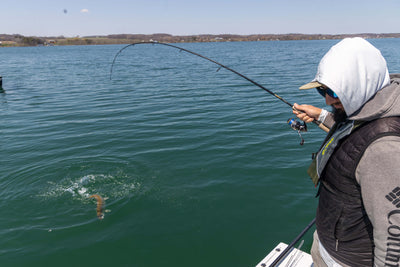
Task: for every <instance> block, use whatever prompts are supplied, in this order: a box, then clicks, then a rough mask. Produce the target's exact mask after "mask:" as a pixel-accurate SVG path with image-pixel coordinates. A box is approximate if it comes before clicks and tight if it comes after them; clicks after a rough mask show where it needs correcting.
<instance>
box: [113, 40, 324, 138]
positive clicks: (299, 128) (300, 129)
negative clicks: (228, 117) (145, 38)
mask: <svg viewBox="0 0 400 267" xmlns="http://www.w3.org/2000/svg"><path fill="white" fill-rule="evenodd" d="M140 44H153V45H156V44H157V45H164V46H168V47H172V48H175V49H178V50H179V51H180V52H182V51H184V52H186V53H189V54H192V55H195V56H198V57H201V58H203V59H205V60H208V61H210V62H212V63H214V64H217V65H218V66H219V68H218V69H217V71H219V70H220V69H221V68H224V69H226V70H229V71H230V72H233V73H235V74H236V75H239V76H240V77H242V78H243V79H245V80H247V81H249V82H251V83H252V84H254V85H256V86H258V87H259V88H261V89H263V90H264V91H266V92H267V93H269V94H270V95H272V96H274V97H276V98H277V99H279V100H281V101H282V102H283V103H285V104H286V105H288V106H289V107H290V108H291V109H293V110H296V109H295V108H294V107H293V105H292V104H291V103H290V102H288V101H286V100H285V99H283V98H282V97H280V96H279V95H277V94H275V93H274V92H272V91H271V90H269V89H267V88H265V87H264V86H262V85H261V84H259V83H257V82H255V81H253V80H252V79H250V78H248V77H247V76H245V75H243V74H241V73H239V72H237V71H235V70H233V69H231V68H229V67H227V66H225V65H223V64H221V63H219V62H217V61H215V60H213V59H210V58H208V57H205V56H203V55H200V54H198V53H196V52H193V51H190V50H188V49H185V48H182V47H179V46H176V45H172V44H167V43H161V42H156V41H149V42H138V43H132V44H129V45H126V46H124V47H123V48H121V49H120V50H119V51H118V52H117V53H116V54H115V56H114V59H113V62H112V64H111V69H110V80H112V74H113V68H114V65H115V61H116V60H117V57H118V56H119V55H120V54H121V53H122V51H124V50H125V49H127V48H128V47H131V46H135V45H140ZM297 111H298V110H297ZM291 121H293V119H289V120H288V123H289V125H290V126H291V127H292V128H293V129H294V130H296V131H298V133H299V135H300V137H301V134H300V132H304V131H307V127H305V126H304V125H305V124H302V123H299V122H297V121H296V122H297V123H295V124H291V123H290V122H291ZM313 123H315V124H316V125H318V126H319V127H320V128H321V129H323V130H324V131H326V132H328V131H329V129H328V128H326V126H325V125H323V124H322V123H320V122H318V121H315V120H314V121H313ZM301 139H302V141H301V143H300V144H301V145H302V144H303V143H304V140H303V138H302V137H301Z"/></svg>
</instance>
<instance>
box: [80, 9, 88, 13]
mask: <svg viewBox="0 0 400 267" xmlns="http://www.w3.org/2000/svg"><path fill="white" fill-rule="evenodd" d="M81 13H89V9H86V8H84V9H81Z"/></svg>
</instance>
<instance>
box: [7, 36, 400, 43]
mask: <svg viewBox="0 0 400 267" xmlns="http://www.w3.org/2000/svg"><path fill="white" fill-rule="evenodd" d="M355 36H359V37H363V38H367V39H374V38H400V33H380V34H377V33H360V34H297V33H293V34H251V35H236V34H218V35H214V34H201V35H182V36H177V35H171V34H166V33H158V34H111V35H102V36H84V37H79V36H76V37H64V36H57V37H36V36H23V35H20V34H0V46H52V45H103V44H130V43H135V42H148V41H158V42H166V43H181V42H182V43H191V42H239V41H276V40H279V41H286V40H324V39H343V38H346V37H355Z"/></svg>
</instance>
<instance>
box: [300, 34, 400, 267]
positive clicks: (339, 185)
mask: <svg viewBox="0 0 400 267" xmlns="http://www.w3.org/2000/svg"><path fill="white" fill-rule="evenodd" d="M313 88H315V89H316V90H317V92H318V93H320V94H321V95H322V96H323V97H325V101H326V104H327V105H330V106H332V109H333V110H332V112H328V111H326V110H324V109H321V108H318V107H314V106H311V105H299V104H294V110H293V113H294V114H296V116H297V117H298V118H299V119H301V120H303V121H304V122H307V123H308V122H312V121H315V120H317V121H320V122H322V123H323V124H325V125H326V126H328V127H329V128H331V129H330V131H329V133H328V135H327V137H326V139H325V141H324V142H323V145H322V146H321V148H320V149H319V151H318V153H317V154H316V156H314V159H313V162H312V164H311V166H310V167H309V169H308V174H309V175H310V177H311V178H312V180H313V182H314V183H315V185H316V186H317V185H319V188H318V196H319V202H318V207H317V212H316V231H315V233H314V241H313V245H312V248H311V255H312V258H313V261H314V265H315V266H399V265H398V264H399V260H400V164H399V162H400V74H394V75H389V72H388V68H387V64H386V61H385V59H384V58H383V56H382V54H381V52H380V51H379V50H378V49H377V48H375V47H374V46H373V45H372V44H370V43H369V42H368V41H366V40H364V39H362V38H360V37H356V38H346V39H343V40H342V41H340V42H339V43H338V44H336V45H334V46H333V47H331V48H330V50H329V51H328V52H327V53H326V54H325V55H324V56H323V58H322V59H321V61H320V63H319V65H318V70H317V74H316V76H315V78H314V79H313V80H312V81H311V82H310V83H307V84H305V85H303V86H301V87H300V89H313Z"/></svg>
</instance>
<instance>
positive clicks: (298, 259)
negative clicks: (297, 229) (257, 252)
mask: <svg viewBox="0 0 400 267" xmlns="http://www.w3.org/2000/svg"><path fill="white" fill-rule="evenodd" d="M287 246H288V245H287V244H285V243H279V244H278V245H277V246H276V247H275V248H274V249H273V250H272V251H271V252H270V253H269V254H268V255H267V256H266V257H265V258H264V259H263V260H262V261H261V262H260V263H259V264H257V265H256V267H268V266H270V265H271V264H272V263H273V262H274V260H275V259H276V258H278V256H279V255H280V254H281V253H282V252H283V251H284V250H285V249H286V247H287ZM275 266H279V267H310V266H314V265H313V261H312V258H311V255H310V254H308V253H306V252H304V251H301V250H299V249H297V248H292V249H291V250H290V252H288V253H287V255H286V256H284V257H283V258H282V259H281V261H280V262H279V263H278V264H277V265H275Z"/></svg>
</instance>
